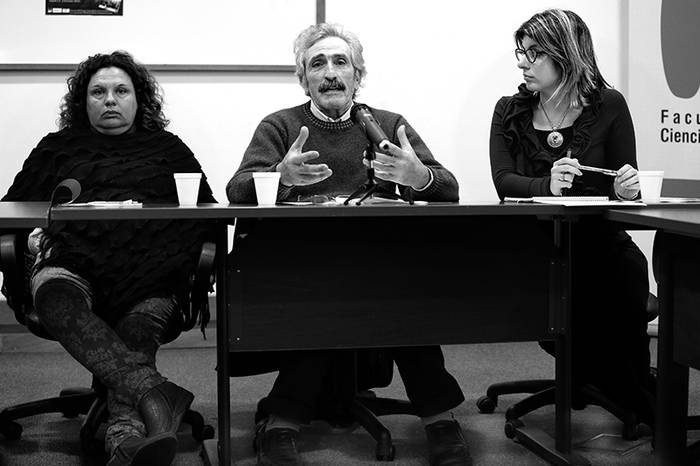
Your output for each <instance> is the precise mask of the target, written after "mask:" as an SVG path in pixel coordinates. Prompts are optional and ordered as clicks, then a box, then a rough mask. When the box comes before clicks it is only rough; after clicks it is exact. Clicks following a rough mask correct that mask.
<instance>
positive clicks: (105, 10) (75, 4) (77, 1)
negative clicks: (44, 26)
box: [46, 0, 124, 16]
mask: <svg viewBox="0 0 700 466" xmlns="http://www.w3.org/2000/svg"><path fill="white" fill-rule="evenodd" d="M123 11H124V4H123V1H122V0H46V14H47V15H93V16H104V15H108V16H122V14H123Z"/></svg>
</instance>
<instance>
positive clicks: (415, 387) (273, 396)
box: [232, 346, 464, 424]
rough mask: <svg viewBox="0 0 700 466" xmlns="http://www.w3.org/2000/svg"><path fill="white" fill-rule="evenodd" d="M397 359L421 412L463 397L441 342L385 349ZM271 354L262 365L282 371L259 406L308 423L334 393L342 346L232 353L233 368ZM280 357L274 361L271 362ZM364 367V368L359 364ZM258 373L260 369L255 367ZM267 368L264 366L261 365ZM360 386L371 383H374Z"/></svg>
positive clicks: (443, 407) (433, 410)
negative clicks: (446, 363)
mask: <svg viewBox="0 0 700 466" xmlns="http://www.w3.org/2000/svg"><path fill="white" fill-rule="evenodd" d="M382 351H386V352H387V354H389V355H390V356H391V358H392V359H393V360H394V362H395V363H396V366H397V367H398V369H399V373H400V375H401V379H402V380H403V383H404V386H405V388H406V393H407V395H408V399H409V401H410V402H411V403H412V404H413V406H414V408H415V410H416V412H417V413H418V415H419V416H421V417H426V416H432V415H435V414H438V413H441V412H444V411H448V410H450V409H453V408H455V407H456V406H458V405H459V404H460V403H462V401H464V395H463V393H462V390H461V388H460V387H459V384H458V383H457V381H456V380H455V378H454V377H453V376H452V375H451V374H450V373H449V372H447V370H446V369H445V360H444V357H443V355H442V350H441V348H440V347H439V346H421V347H401V348H390V349H386V350H382ZM250 358H253V359H258V361H261V360H262V359H265V358H269V359H267V361H268V362H267V363H263V364H261V365H260V366H259V367H261V368H262V367H266V368H267V369H273V367H274V366H277V368H278V369H279V375H278V376H277V379H276V380H275V383H274V385H273V387H272V390H271V391H270V394H269V395H268V396H267V397H266V398H265V399H264V400H262V401H261V403H260V406H259V409H260V410H261V411H262V412H264V413H266V414H273V415H276V416H281V417H285V418H289V419H294V420H296V421H298V422H300V423H302V424H306V423H308V422H310V421H311V420H312V419H314V416H315V414H316V413H317V412H318V411H317V408H318V404H319V400H321V399H323V398H326V399H327V398H328V397H329V395H330V396H331V397H332V396H333V394H329V393H328V392H329V391H330V390H333V388H332V387H333V386H334V383H333V382H334V381H333V380H332V377H333V369H334V368H335V369H337V366H335V365H336V364H338V361H339V359H338V352H337V351H331V350H329V351H287V352H284V351H281V352H274V353H266V356H263V354H259V353H258V354H253V353H248V354H237V355H235V356H234V357H233V361H232V369H233V373H234V374H235V373H236V372H238V371H240V368H241V366H240V365H237V362H238V361H241V360H246V359H247V361H246V362H245V363H244V365H249V364H250V362H251V359H250ZM271 359H274V360H275V361H274V362H272V363H270V362H269V361H270V360H271ZM358 369H359V370H360V371H361V370H362V368H361V367H360V368H358ZM255 372H258V371H255ZM260 372H264V370H262V369H261V370H260ZM360 388H371V387H369V386H365V387H360Z"/></svg>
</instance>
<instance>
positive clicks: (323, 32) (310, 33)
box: [294, 23, 367, 98]
mask: <svg viewBox="0 0 700 466" xmlns="http://www.w3.org/2000/svg"><path fill="white" fill-rule="evenodd" d="M326 37H340V38H341V39H343V40H344V41H345V42H347V44H348V46H349V47H350V61H352V66H353V67H354V68H355V78H356V79H357V83H358V85H360V86H361V85H362V79H363V78H364V77H365V76H366V75H367V68H366V67H365V59H364V57H363V56H362V44H361V43H360V40H359V39H358V38H357V36H356V35H355V34H353V33H352V32H350V31H348V30H346V29H345V28H343V26H341V25H340V24H333V23H321V24H313V25H311V26H309V27H308V28H306V29H304V30H303V31H301V33H300V34H299V35H298V36H297V38H296V39H295V40H294V58H295V61H296V71H295V74H296V76H297V78H299V83H300V84H301V87H303V88H304V91H305V92H306V95H309V83H308V81H307V80H306V63H304V60H305V59H306V52H308V51H309V49H310V48H311V47H313V45H314V44H315V43H316V42H318V41H320V40H322V39H325V38H326ZM355 94H357V89H355V93H354V94H353V98H355Z"/></svg>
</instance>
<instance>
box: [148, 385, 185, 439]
mask: <svg viewBox="0 0 700 466" xmlns="http://www.w3.org/2000/svg"><path fill="white" fill-rule="evenodd" d="M192 400H194V395H193V394H192V393H190V392H188V391H187V390H185V389H184V388H182V387H179V386H177V385H175V384H174V383H172V382H163V383H162V384H160V385H156V386H155V387H153V388H152V389H150V390H149V391H147V392H146V394H145V395H143V397H141V400H140V401H139V412H140V413H141V417H143V421H144V424H146V430H147V432H148V436H149V437H153V436H155V435H159V434H162V433H165V432H170V433H171V434H173V435H175V434H177V429H178V428H179V427H180V423H181V422H182V417H183V416H184V415H185V413H186V412H187V410H188V409H189V408H190V405H191V404H192Z"/></svg>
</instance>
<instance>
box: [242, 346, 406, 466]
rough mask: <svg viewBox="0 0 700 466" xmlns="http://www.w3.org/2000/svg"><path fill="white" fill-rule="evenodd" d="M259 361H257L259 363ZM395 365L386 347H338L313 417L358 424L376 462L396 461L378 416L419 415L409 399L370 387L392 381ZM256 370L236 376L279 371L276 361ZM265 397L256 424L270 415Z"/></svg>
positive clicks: (343, 425)
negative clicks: (388, 395)
mask: <svg viewBox="0 0 700 466" xmlns="http://www.w3.org/2000/svg"><path fill="white" fill-rule="evenodd" d="M260 361H261V360H260V359H259V360H258V361H257V362H258V364H259V363H260ZM393 364H394V362H393V360H392V359H391V355H390V353H389V352H388V351H387V350H384V349H380V348H366V349H356V350H337V351H336V355H335V356H334V358H333V368H332V373H331V375H330V377H329V383H328V384H327V385H326V392H325V393H324V397H323V399H322V400H319V405H318V406H317V411H316V414H315V415H314V420H319V421H324V422H326V423H328V424H329V425H330V426H331V428H333V429H334V430H354V429H355V428H356V427H358V426H361V427H362V428H364V429H365V430H366V431H367V432H368V433H369V434H370V435H371V436H372V438H373V439H374V440H375V442H376V446H375V457H376V459H377V461H393V460H394V456H395V454H396V448H395V447H394V445H393V443H392V439H391V432H389V430H388V429H387V428H386V427H385V426H384V424H382V422H381V421H380V420H379V417H380V416H386V415H391V414H409V415H414V416H417V415H418V414H417V413H416V411H415V409H414V408H413V406H412V405H411V403H410V402H409V401H408V400H398V399H394V398H384V397H378V396H377V395H376V393H375V392H374V391H372V390H371V388H381V387H386V386H388V385H389V384H390V383H391V380H392V378H393ZM256 369H257V370H254V369H251V368H240V367H239V368H238V370H237V371H236V373H235V374H234V375H236V376H240V375H253V372H254V373H263V372H272V371H274V370H277V369H276V368H275V363H274V362H270V363H269V364H265V363H263V364H260V365H258V366H257V368H256ZM241 370H242V372H239V371H241ZM263 400H264V398H263V399H261V400H260V401H258V408H257V410H256V412H255V424H256V425H257V424H258V423H259V422H260V421H262V420H263V419H264V418H266V417H267V413H265V412H264V411H263V410H262V409H261V407H260V406H261V403H262V401H263Z"/></svg>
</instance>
